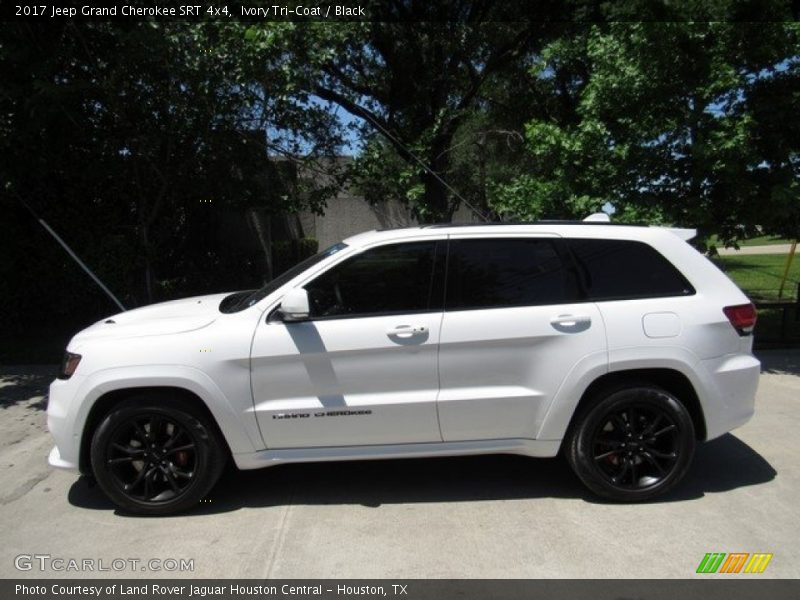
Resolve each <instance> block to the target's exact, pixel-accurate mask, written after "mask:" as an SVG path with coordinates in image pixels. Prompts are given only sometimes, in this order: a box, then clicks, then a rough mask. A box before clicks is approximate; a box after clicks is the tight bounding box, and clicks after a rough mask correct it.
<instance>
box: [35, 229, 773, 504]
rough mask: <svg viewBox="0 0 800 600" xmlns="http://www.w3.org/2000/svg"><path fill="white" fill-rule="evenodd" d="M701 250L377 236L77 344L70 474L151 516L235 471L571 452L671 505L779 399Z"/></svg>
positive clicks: (58, 410)
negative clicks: (764, 392)
mask: <svg viewBox="0 0 800 600" xmlns="http://www.w3.org/2000/svg"><path fill="white" fill-rule="evenodd" d="M681 232H685V230H680V231H677V233H676V230H667V229H661V228H649V227H631V226H615V225H603V224H558V223H542V224H535V225H484V226H472V227H466V226H462V227H458V226H436V227H418V228H409V229H400V230H392V231H379V232H369V233H364V234H360V235H357V236H355V237H352V238H350V239H348V240H346V241H345V242H343V243H341V244H337V245H335V246H333V247H331V248H329V249H328V250H326V251H324V252H322V253H320V254H318V255H316V256H314V257H312V258H310V259H308V260H306V261H305V262H303V263H301V264H299V265H297V266H296V267H294V268H293V269H291V270H289V271H287V272H286V273H284V274H282V275H280V276H279V277H278V278H277V279H275V280H273V281H272V282H270V283H269V284H267V285H266V286H265V287H263V288H261V289H259V290H256V291H248V292H238V293H234V294H228V295H225V294H220V295H214V296H203V297H199V298H189V299H186V300H177V301H173V302H165V303H163V304H156V305H153V306H147V307H144V308H139V309H136V310H131V311H128V312H124V313H121V314H118V315H115V316H113V317H111V318H109V319H106V320H103V321H100V322H98V323H96V324H95V325H92V326H91V327H89V328H88V329H85V330H84V331H82V332H80V333H79V334H78V335H76V336H75V337H74V338H73V339H72V341H71V342H70V344H69V346H68V348H67V354H66V357H65V360H64V365H63V369H62V373H61V374H60V376H59V378H58V379H57V380H56V381H55V382H53V384H52V386H51V388H50V400H49V406H48V426H49V428H50V431H51V432H52V434H53V436H54V438H55V442H56V447H55V448H54V449H53V451H52V453H51V455H50V463H51V464H52V465H54V466H58V467H66V468H75V469H80V470H81V471H82V472H84V473H87V474H93V475H94V477H96V479H97V481H98V483H99V485H100V486H101V487H102V489H103V490H104V491H105V492H106V494H108V496H109V497H110V498H111V499H112V500H113V501H114V502H116V503H117V504H118V505H119V506H121V507H124V508H125V509H128V510H130V511H134V512H138V513H146V514H163V513H168V512H173V511H177V510H182V509H186V508H188V507H190V506H192V505H194V504H196V503H197V502H198V501H200V500H201V499H202V498H203V497H204V496H205V495H206V494H208V492H209V491H210V490H211V488H212V486H213V485H214V483H215V482H216V480H217V478H218V476H219V475H220V472H221V471H222V469H223V466H224V464H225V463H226V461H227V459H228V458H232V459H233V461H234V462H235V463H236V465H237V466H238V467H239V468H240V469H255V468H259V467H267V466H271V465H276V464H280V463H286V462H302V461H323V460H350V459H379V458H394V457H404V458H408V457H424V456H443V455H468V454H486V453H514V454H522V455H526V456H535V457H551V456H555V455H556V454H557V453H558V452H559V450H560V449H561V448H563V450H564V452H565V454H566V456H567V458H568V460H569V462H570V464H571V465H572V467H573V469H574V470H575V472H576V474H577V475H578V477H579V478H580V479H581V480H582V481H583V482H584V483H585V484H586V485H587V486H588V487H589V488H590V489H591V490H592V491H594V492H596V493H597V494H599V495H601V496H603V497H606V498H610V499H614V500H621V501H636V500H644V499H647V498H651V497H653V496H655V495H656V494H661V493H663V492H665V491H667V490H668V489H670V488H672V487H673V486H674V485H675V484H676V483H677V482H678V481H679V480H680V479H681V478H682V477H683V476H684V475H685V474H686V472H687V470H688V469H689V465H690V462H691V459H692V455H693V453H694V448H695V443H696V442H697V441H702V440H709V439H712V438H715V437H717V436H720V435H722V434H723V433H725V432H727V431H730V430H731V429H733V428H735V427H738V426H740V425H742V424H743V423H745V422H746V421H747V420H748V419H749V418H750V416H751V415H752V414H753V404H754V397H755V393H756V386H757V384H758V375H759V362H758V361H757V360H756V359H755V358H754V357H753V355H752V352H751V350H752V330H753V326H754V325H755V320H756V315H755V310H754V308H753V306H752V304H750V302H749V300H748V299H747V297H745V295H744V294H743V293H742V292H741V291H740V290H739V289H738V288H737V287H736V286H735V285H734V284H733V283H732V282H731V281H730V280H729V279H728V278H727V277H726V276H725V275H724V274H723V273H722V272H720V271H719V270H718V269H717V268H716V267H715V266H714V265H713V264H712V263H711V262H709V261H708V260H707V259H706V258H705V257H703V256H702V255H701V254H700V253H698V252H697V251H696V250H695V249H693V248H692V247H691V246H690V245H688V244H687V243H686V242H685V241H684V240H683V239H681V237H679V235H678V233H681ZM684 237H685V236H684Z"/></svg>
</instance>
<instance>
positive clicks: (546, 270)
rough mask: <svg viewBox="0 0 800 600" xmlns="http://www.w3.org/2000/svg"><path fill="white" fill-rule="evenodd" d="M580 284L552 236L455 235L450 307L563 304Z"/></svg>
mask: <svg viewBox="0 0 800 600" xmlns="http://www.w3.org/2000/svg"><path fill="white" fill-rule="evenodd" d="M577 291H578V290H577V283H576V282H575V279H574V277H573V276H572V274H571V273H570V272H569V271H568V270H567V269H565V268H564V263H563V261H562V260H561V256H560V255H559V253H558V252H557V248H556V245H555V243H554V242H553V240H549V239H526V238H518V239H514V238H512V239H508V238H494V239H475V240H451V242H450V250H449V255H448V262H447V292H446V302H445V308H446V310H469V309H477V308H500V307H507V306H536V305H542V304H562V303H567V302H575V301H576V300H577Z"/></svg>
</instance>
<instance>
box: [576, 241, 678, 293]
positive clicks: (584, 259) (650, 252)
mask: <svg viewBox="0 0 800 600" xmlns="http://www.w3.org/2000/svg"><path fill="white" fill-rule="evenodd" d="M569 244H570V246H571V248H572V251H573V252H574V254H575V257H576V259H577V261H578V264H579V266H580V267H581V269H580V270H581V271H582V272H583V275H584V277H585V279H586V287H587V288H588V292H589V298H590V299H592V300H611V299H625V298H653V297H657V296H687V295H690V294H694V288H692V286H691V285H690V284H689V282H687V281H686V279H685V278H684V277H683V275H681V274H680V272H679V271H678V270H677V269H676V268H675V267H674V266H672V264H671V263H670V262H669V261H668V260H667V259H666V258H664V257H663V256H662V255H661V254H659V253H658V252H657V251H656V250H655V249H654V248H652V247H651V246H648V245H647V244H644V243H642V242H631V241H625V240H586V239H572V240H570V242H569Z"/></svg>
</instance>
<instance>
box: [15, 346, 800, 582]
mask: <svg viewBox="0 0 800 600" xmlns="http://www.w3.org/2000/svg"><path fill="white" fill-rule="evenodd" d="M759 358H761V359H762V361H763V363H764V364H763V376H762V378H761V384H760V387H759V392H758V399H757V406H756V415H755V417H754V418H753V420H752V421H751V422H750V423H748V424H747V425H746V426H745V427H743V428H741V429H739V430H737V431H735V432H734V433H733V434H728V435H725V436H723V437H722V438H720V439H718V440H715V441H712V442H709V443H707V444H703V445H701V446H700V447H699V448H698V452H697V456H696V459H695V462H694V465H693V467H692V469H691V471H690V473H689V475H688V477H687V479H686V480H684V482H683V483H681V484H680V485H679V487H678V489H676V490H675V491H674V492H672V493H670V494H669V495H668V496H666V497H664V498H661V499H659V500H658V501H655V502H651V503H648V504H639V505H617V504H608V503H604V502H601V501H599V500H597V499H595V498H593V497H592V496H591V495H590V494H588V493H587V492H586V491H585V490H584V488H583V486H582V485H581V484H580V482H579V481H578V480H577V479H576V478H575V476H574V475H573V474H572V472H571V471H570V470H569V467H568V466H567V464H566V462H565V461H564V460H563V459H561V458H556V459H547V460H545V459H539V460H534V459H527V458H522V457H515V456H489V457H474V458H453V459H418V460H403V461H378V462H360V463H359V462H354V463H330V464H316V465H286V466H281V467H275V468H272V469H266V470H261V471H249V472H238V471H236V470H235V469H233V468H230V469H228V471H227V472H226V473H225V475H223V478H222V479H221V480H220V482H219V484H218V485H217V487H216V488H215V489H214V491H213V492H212V494H211V496H210V497H209V498H208V499H207V502H204V503H203V504H201V505H200V506H199V507H198V508H197V509H196V510H195V511H193V512H191V513H188V514H184V515H180V516H175V517H167V518H141V517H132V516H128V515H125V514H121V513H119V512H118V511H116V510H115V508H114V507H113V505H111V503H110V502H109V501H108V500H106V499H105V497H104V496H103V494H102V492H101V491H100V490H99V489H98V488H97V487H90V485H89V483H88V482H87V480H86V479H85V478H79V477H78V476H77V475H75V474H73V473H68V472H61V471H55V470H52V469H50V468H49V467H48V465H47V453H48V452H49V450H50V448H51V445H52V442H51V440H50V438H49V435H48V434H47V432H46V428H45V413H44V408H45V406H46V400H45V398H44V395H45V393H46V388H47V385H48V384H49V381H50V379H52V377H53V376H54V374H55V368H54V367H5V368H0V505H2V510H0V539H2V540H3V544H2V545H1V546H0V577H4V578H9V577H37V578H38V577H87V576H88V577H108V576H111V577H119V576H126V577H173V576H180V577H225V578H268V577H270V578H272V577H274V578H322V577H331V578H333V577H336V578H450V577H453V578H462V577H463V578H507V577H508V578H571V577H575V578H604V577H630V578H640V577H641V578H661V577H670V578H672V577H674V578H687V577H688V578H691V577H710V576H709V575H696V574H695V570H696V569H697V566H698V564H699V563H700V560H701V559H702V558H703V556H704V554H705V553H707V552H726V553H730V552H750V553H753V552H768V553H772V554H773V555H774V557H773V559H772V561H771V562H770V563H769V565H768V567H767V569H766V570H765V571H764V573H763V574H761V575H731V576H730V577H784V578H785V577H792V578H796V577H800V562H799V561H798V560H797V558H798V555H800V552H799V551H800V517H798V510H797V501H798V500H797V499H798V498H800V469H798V463H800V435H798V432H800V352H798V351H785V350H782V351H769V352H763V353H761V354H760V355H759ZM19 555H49V556H50V557H51V558H61V559H65V560H69V559H77V560H78V561H82V560H83V559H90V560H92V561H94V563H93V564H94V566H95V569H97V568H99V567H100V566H101V565H102V566H103V567H105V568H110V566H111V565H112V562H113V561H114V559H123V560H125V561H126V563H127V565H130V564H132V563H131V562H130V561H129V559H134V560H138V561H141V562H138V563H136V565H137V566H136V568H135V570H130V567H129V566H126V568H125V570H122V571H120V572H116V571H113V570H111V571H100V572H98V571H94V572H80V571H60V570H54V569H52V568H51V569H48V570H45V571H40V570H39V569H38V565H37V564H36V563H35V562H34V564H33V565H32V568H31V570H28V571H20V570H18V569H17V568H16V567H15V562H19V561H18V560H16V557H18V556H19ZM153 559H155V560H157V561H162V562H161V564H162V565H163V564H165V563H164V561H167V560H168V559H175V560H176V561H180V560H181V559H189V560H193V565H194V570H193V571H186V572H182V573H181V572H172V571H164V570H163V566H162V570H146V571H143V570H142V567H143V566H144V568H148V567H147V564H148V561H151V560H153ZM22 564H23V565H25V564H27V563H26V561H25V560H24V559H23V561H22ZM59 564H60V563H59ZM67 564H68V563H67ZM116 564H117V565H120V563H119V561H118V562H117V563H116ZM158 564H159V563H150V566H151V567H153V568H155V569H157V568H158ZM166 564H169V565H172V564H173V563H169V562H167V563H166ZM720 576H721V575H714V576H713V577H720Z"/></svg>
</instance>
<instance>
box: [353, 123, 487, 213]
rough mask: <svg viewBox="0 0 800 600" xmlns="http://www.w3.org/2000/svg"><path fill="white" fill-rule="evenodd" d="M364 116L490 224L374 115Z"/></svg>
mask: <svg viewBox="0 0 800 600" xmlns="http://www.w3.org/2000/svg"><path fill="white" fill-rule="evenodd" d="M362 114H363V116H364V117H365V118H366V119H367V120H368V121H369V122H370V123H372V124H373V125H374V126H375V127H377V128H378V129H379V130H380V131H381V133H383V135H385V136H386V137H388V138H389V139H390V140H392V141H393V142H394V143H395V144H397V145H398V146H400V147H401V148H403V150H405V151H406V152H407V153H408V155H409V156H410V157H411V158H413V159H414V160H415V161H417V163H419V165H420V166H421V167H422V168H423V169H425V170H426V171H427V172H428V173H430V174H431V175H433V176H434V177H435V178H436V179H437V180H439V182H440V183H441V184H442V185H443V186H444V187H446V188H447V189H448V190H450V191H451V192H452V193H453V195H455V196H456V197H457V198H458V199H459V200H461V202H463V203H464V204H465V205H466V206H467V208H469V209H470V210H471V211H472V212H473V214H475V215H477V216H478V218H479V219H481V220H482V221H483V222H484V223H488V222H489V219H488V218H487V217H486V215H484V214H483V213H482V212H481V211H479V210H478V209H477V208H475V207H474V206H473V205H472V204H470V203H469V202H467V200H466V198H464V196H462V195H461V194H459V193H458V192H457V191H456V190H455V189H453V187H452V186H451V185H450V184H449V183H447V182H446V181H445V180H444V179H442V178H441V177H440V176H439V174H438V173H437V172H436V171H434V170H433V169H431V168H430V167H429V166H428V165H426V164H425V162H424V161H423V160H422V159H421V158H419V157H418V156H417V155H416V154H414V153H413V152H412V151H411V150H409V149H408V146H406V145H405V144H403V143H402V142H401V141H400V140H398V139H397V138H396V137H394V136H393V135H392V134H391V133H389V132H388V131H387V130H386V129H385V128H384V127H383V126H381V124H380V123H378V121H376V120H375V119H374V118H373V117H372V115H370V114H369V113H368V112H366V111H364V112H363V113H362Z"/></svg>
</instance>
